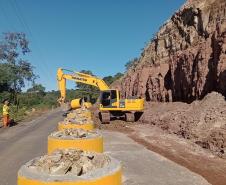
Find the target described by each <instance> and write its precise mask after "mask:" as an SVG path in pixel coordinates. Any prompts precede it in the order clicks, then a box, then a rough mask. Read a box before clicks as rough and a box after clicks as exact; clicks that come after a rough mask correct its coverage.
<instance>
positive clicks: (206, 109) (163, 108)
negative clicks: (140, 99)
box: [142, 92, 226, 158]
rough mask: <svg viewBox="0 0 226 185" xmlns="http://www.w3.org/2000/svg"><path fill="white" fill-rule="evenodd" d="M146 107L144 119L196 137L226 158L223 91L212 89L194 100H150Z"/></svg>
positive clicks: (225, 115)
mask: <svg viewBox="0 0 226 185" xmlns="http://www.w3.org/2000/svg"><path fill="white" fill-rule="evenodd" d="M146 107H147V108H146V110H145V113H144V114H143V116H142V121H143V122H144V123H149V124H153V125H156V126H158V127H160V128H162V129H163V130H166V131H168V132H169V133H173V134H177V135H179V136H181V137H183V138H186V139H189V140H192V141H193V142H195V143H196V144H198V145H200V146H202V147H203V148H206V149H208V150H211V151H212V152H214V153H215V154H217V155H218V156H220V157H223V158H226V101H225V98H224V96H222V95H221V94H219V93H216V92H212V93H210V94H208V95H207V96H206V97H205V98H204V99H203V100H201V101H194V102H193V103H191V104H186V103H180V102H174V103H148V104H147V105H146Z"/></svg>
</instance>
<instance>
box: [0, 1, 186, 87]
mask: <svg viewBox="0 0 226 185" xmlns="http://www.w3.org/2000/svg"><path fill="white" fill-rule="evenodd" d="M183 3H184V0H157V1H155V0H0V23H1V24H0V33H2V32H7V31H18V32H25V33H26V34H27V37H28V39H29V41H30V48H31V50H32V52H31V53H30V54H29V56H26V58H27V59H28V60H29V61H30V62H31V63H32V65H33V66H34V67H35V73H36V74H38V75H39V77H40V78H39V79H38V80H37V82H38V83H42V84H43V85H44V86H45V87H46V88H47V90H52V89H56V88H57V86H56V70H57V68H58V67H63V68H68V69H73V70H76V71H80V70H82V69H85V70H91V71H92V72H93V73H94V74H95V75H97V76H100V77H104V76H108V75H114V74H115V73H117V72H124V70H125V69H124V65H125V63H126V62H127V61H129V59H132V58H134V57H139V55H140V53H141V48H143V47H144V46H145V43H146V42H148V41H149V40H150V39H151V38H152V36H153V34H155V33H156V32H157V31H158V28H159V27H160V26H161V25H162V24H163V23H164V22H165V21H166V20H167V19H168V18H169V17H170V16H171V15H172V14H173V12H174V11H175V10H177V9H178V8H179V7H180V6H181V5H182V4H183ZM73 86H74V84H73V83H69V84H68V87H69V88H72V87H73Z"/></svg>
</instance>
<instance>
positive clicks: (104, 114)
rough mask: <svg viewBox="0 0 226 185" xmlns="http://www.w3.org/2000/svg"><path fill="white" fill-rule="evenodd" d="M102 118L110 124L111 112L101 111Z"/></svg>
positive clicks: (103, 121)
mask: <svg viewBox="0 0 226 185" xmlns="http://www.w3.org/2000/svg"><path fill="white" fill-rule="evenodd" d="M100 120H101V122H102V123H103V124H109V123H110V121H111V115H110V112H100Z"/></svg>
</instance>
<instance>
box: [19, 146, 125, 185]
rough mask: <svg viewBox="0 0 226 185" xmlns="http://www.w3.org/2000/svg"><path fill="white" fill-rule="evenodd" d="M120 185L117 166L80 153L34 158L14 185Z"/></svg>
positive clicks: (103, 156) (62, 152)
mask: <svg viewBox="0 0 226 185" xmlns="http://www.w3.org/2000/svg"><path fill="white" fill-rule="evenodd" d="M33 184H35V185H121V164H120V162H118V161H117V160H115V159H114V158H112V157H110V156H108V155H106V154H100V153H95V152H84V151H81V150H73V149H66V150H57V151H55V152H53V153H52V154H50V155H44V156H41V157H37V158H35V159H33V160H31V161H29V162H27V163H26V164H25V165H23V166H22V167H21V168H20V170H19V172H18V185H33Z"/></svg>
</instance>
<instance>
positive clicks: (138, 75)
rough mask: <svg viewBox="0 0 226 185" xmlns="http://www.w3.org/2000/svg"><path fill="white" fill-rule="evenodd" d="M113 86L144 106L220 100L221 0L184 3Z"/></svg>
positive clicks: (223, 63) (224, 48) (225, 44)
mask: <svg viewBox="0 0 226 185" xmlns="http://www.w3.org/2000/svg"><path fill="white" fill-rule="evenodd" d="M115 84H116V87H118V88H120V89H121V91H122V95H123V96H124V97H128V96H141V97H145V99H146V100H147V101H163V102H164V101H184V102H191V101H193V100H194V99H200V98H202V97H204V96H205V95H206V94H207V93H208V92H211V91H213V90H214V91H217V92H220V93H222V94H223V95H224V96H226V1H225V0H195V1H194V0H193V1H187V2H186V3H185V5H183V6H182V7H181V8H180V10H178V11H177V12H176V13H175V14H174V15H173V16H172V17H171V18H170V19H169V20H168V21H167V22H166V23H165V24H164V25H163V26H162V27H161V28H160V30H159V32H158V33H157V34H156V36H155V38H154V39H153V40H152V41H151V42H150V43H149V44H148V46H147V47H146V48H145V49H144V51H143V52H142V54H141V56H140V58H139V63H138V65H137V66H136V67H134V68H131V69H130V70H129V71H128V72H127V73H126V74H125V76H124V77H123V78H122V79H121V81H118V82H117V83H115ZM122 87H123V88H122Z"/></svg>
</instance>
